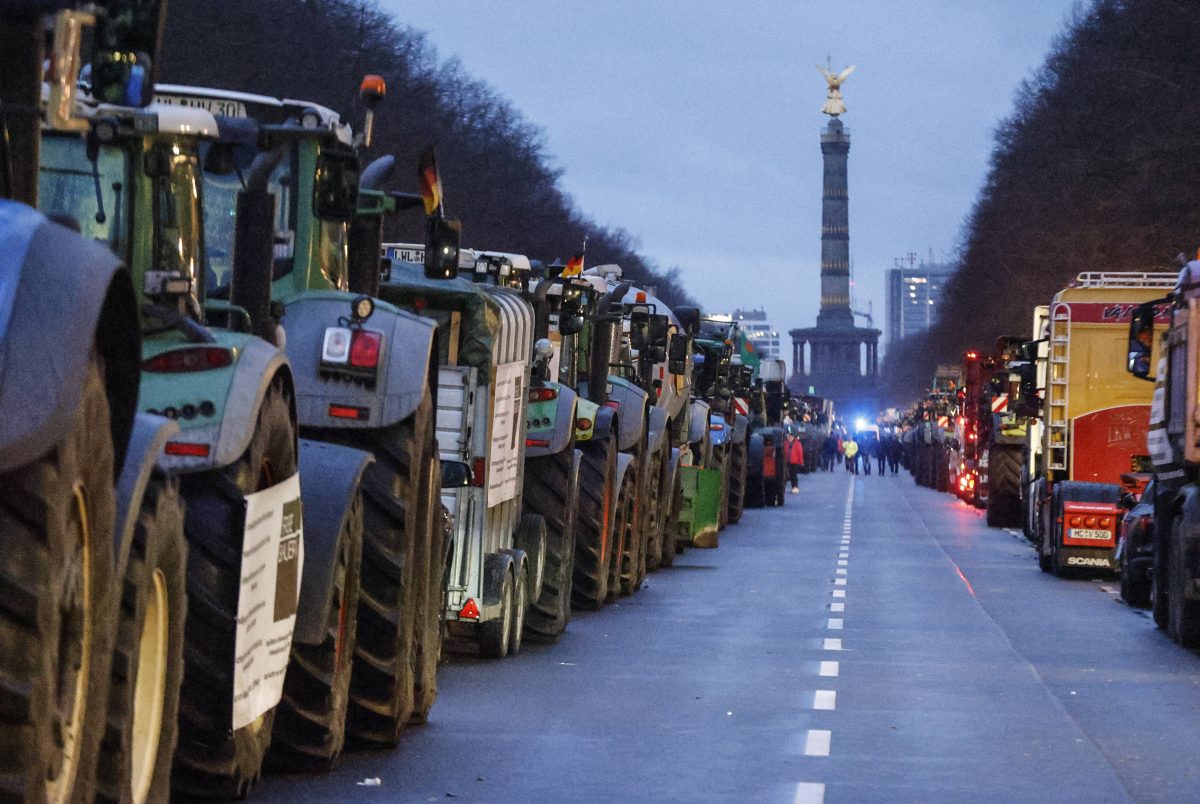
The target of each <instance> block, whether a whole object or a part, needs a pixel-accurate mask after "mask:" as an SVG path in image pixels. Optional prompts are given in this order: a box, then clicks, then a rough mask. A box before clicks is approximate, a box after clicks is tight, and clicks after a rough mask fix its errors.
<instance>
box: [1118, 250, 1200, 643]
mask: <svg viewBox="0 0 1200 804" xmlns="http://www.w3.org/2000/svg"><path fill="white" fill-rule="evenodd" d="M1198 278H1200V261H1197V260H1193V261H1191V262H1188V263H1187V264H1186V265H1185V266H1184V267H1183V269H1182V270H1181V271H1180V272H1179V274H1178V276H1177V277H1176V279H1175V281H1174V282H1173V283H1172V287H1171V289H1170V292H1169V293H1167V294H1166V295H1165V296H1164V297H1162V298H1158V299H1150V300H1145V301H1143V302H1142V303H1141V304H1139V305H1137V307H1136V308H1135V309H1134V310H1133V311H1132V315H1131V317H1130V318H1131V320H1130V321H1129V329H1128V334H1127V344H1128V345H1127V347H1126V349H1124V350H1122V351H1123V352H1124V353H1125V354H1127V356H1128V359H1127V362H1126V366H1125V368H1126V370H1127V371H1128V372H1129V374H1130V375H1131V376H1132V377H1134V378H1137V379H1139V380H1143V381H1153V397H1152V402H1151V405H1150V409H1149V416H1148V417H1147V420H1146V425H1147V428H1148V430H1147V432H1146V441H1145V448H1147V449H1148V451H1149V464H1150V466H1149V468H1150V470H1151V474H1152V478H1153V479H1152V485H1153V487H1154V491H1153V495H1152V497H1153V501H1152V505H1153V512H1152V516H1151V518H1150V519H1151V521H1150V529H1151V537H1150V541H1151V557H1150V559H1151V567H1150V572H1149V585H1150V588H1149V598H1150V599H1149V603H1150V608H1151V611H1152V614H1153V617H1154V622H1155V624H1156V625H1158V627H1159V628H1163V629H1166V631H1167V633H1168V634H1169V635H1170V637H1171V638H1172V639H1174V640H1175V641H1176V642H1178V643H1179V644H1180V645H1183V646H1184V647H1189V648H1195V647H1197V646H1200V596H1198V595H1197V593H1196V578H1197V577H1198V576H1200V567H1198V566H1197V561H1196V557H1197V555H1200V550H1198V549H1197V544H1198V543H1200V526H1198V524H1200V508H1198V506H1197V501H1198V500H1200V485H1198V477H1200V474H1198V469H1197V467H1200V448H1198V447H1197V444H1198V443H1200V436H1198V435H1197V431H1196V428H1197V426H1198V425H1197V423H1196V417H1195V415H1194V411H1195V405H1196V374H1195V367H1196V365H1197V362H1196V361H1197V349H1198V348H1200V331H1198V329H1197V328H1198V327H1200V314H1198V312H1197V307H1198V305H1200V297H1198V294H1197V293H1196V287H1197V279H1198ZM1152 371H1153V374H1152V373H1151V372H1152ZM1145 387H1147V386H1145V385H1143V388H1145ZM1139 463H1140V461H1139ZM1132 468H1134V469H1137V468H1142V467H1132ZM1139 552H1140V551H1139Z"/></svg>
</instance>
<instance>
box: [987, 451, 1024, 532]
mask: <svg viewBox="0 0 1200 804" xmlns="http://www.w3.org/2000/svg"><path fill="white" fill-rule="evenodd" d="M1020 519H1021V451H1020V450H1018V449H1011V448H1002V447H992V448H991V450H989V451H988V500H987V523H988V526H989V527H993V528H1012V527H1016V526H1017V525H1020V524H1021V522H1020Z"/></svg>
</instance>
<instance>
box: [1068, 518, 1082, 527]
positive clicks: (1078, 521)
mask: <svg viewBox="0 0 1200 804" xmlns="http://www.w3.org/2000/svg"><path fill="white" fill-rule="evenodd" d="M1067 524H1068V525H1069V526H1071V527H1072V528H1082V527H1083V517H1081V516H1073V517H1071V518H1070V519H1068V520H1067Z"/></svg>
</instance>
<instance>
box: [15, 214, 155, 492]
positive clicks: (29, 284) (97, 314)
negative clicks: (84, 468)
mask: <svg viewBox="0 0 1200 804" xmlns="http://www.w3.org/2000/svg"><path fill="white" fill-rule="evenodd" d="M0 221H2V222H3V223H2V224H0V472H7V471H11V470H13V469H15V468H17V467H18V466H24V465H25V464H28V463H30V462H32V461H34V460H36V459H37V458H38V457H40V456H41V455H43V454H44V453H45V452H46V451H47V450H49V449H50V448H51V447H52V446H54V445H55V444H57V443H58V442H59V441H61V440H62V438H63V437H64V436H65V435H66V433H67V430H68V428H69V427H70V426H71V422H72V421H73V420H74V418H75V414H76V411H77V410H78V408H79V404H80V400H81V399H82V395H83V387H82V383H81V382H80V378H81V377H83V376H84V375H85V373H86V368H87V365H88V361H89V360H90V359H91V354H92V350H93V348H94V349H95V350H96V351H97V352H98V353H99V356H100V358H101V359H102V360H103V363H104V373H105V386H106V391H107V395H108V402H109V409H110V412H111V415H110V421H109V422H108V423H97V424H98V425H99V426H105V425H110V426H111V429H112V435H113V449H114V457H115V459H116V460H115V464H114V465H115V467H116V470H117V472H118V473H119V471H120V467H121V466H122V463H123V462H124V459H125V447H126V445H127V444H128V443H129V436H130V433H131V432H132V430H133V416H134V412H135V411H136V409H137V392H138V378H139V374H140V368H139V365H140V361H141V350H140V344H141V329H140V325H139V322H138V317H137V296H136V294H135V293H134V290H133V284H132V280H131V279H130V277H129V273H128V272H127V271H126V270H125V269H124V267H122V265H121V263H120V261H119V260H118V259H117V258H116V256H115V255H113V253H112V252H110V251H109V250H108V249H107V248H105V247H104V246H101V245H99V244H97V243H94V242H92V241H91V240H88V239H86V238H83V237H80V236H79V235H78V234H76V233H75V232H72V231H71V230H70V229H67V228H66V227H63V226H59V225H58V224H55V223H51V222H50V221H48V220H47V219H46V217H45V216H44V215H42V214H41V213H40V212H38V211H36V210H34V209H31V208H30V207H27V206H25V205H24V204H19V203H16V202H13V201H5V200H2V199H0Z"/></svg>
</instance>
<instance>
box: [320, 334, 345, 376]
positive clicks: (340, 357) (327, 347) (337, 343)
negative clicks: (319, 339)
mask: <svg viewBox="0 0 1200 804" xmlns="http://www.w3.org/2000/svg"><path fill="white" fill-rule="evenodd" d="M351 335H352V332H351V331H350V328H349V327H326V328H325V341H324V343H323V344H322V345H321V362H322V363H335V364H337V365H342V366H344V365H345V364H346V363H348V362H349V361H350V340H351Z"/></svg>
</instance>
